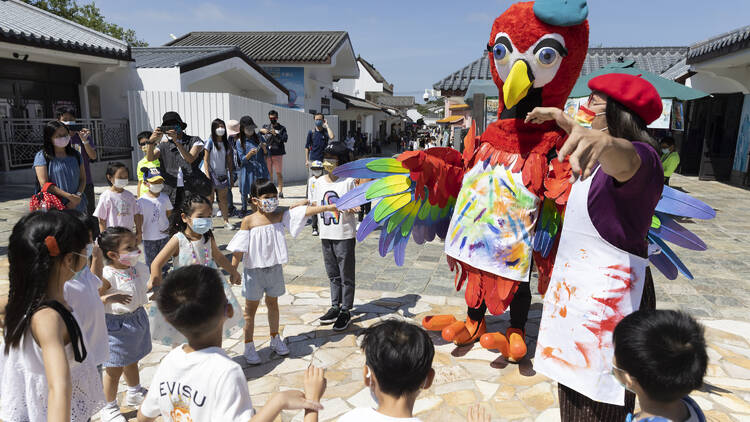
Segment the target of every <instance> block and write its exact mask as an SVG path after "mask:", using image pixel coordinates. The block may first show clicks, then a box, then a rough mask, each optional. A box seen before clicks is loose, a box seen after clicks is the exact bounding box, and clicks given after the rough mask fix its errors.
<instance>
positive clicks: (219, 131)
mask: <svg viewBox="0 0 750 422" xmlns="http://www.w3.org/2000/svg"><path fill="white" fill-rule="evenodd" d="M225 133H227V130H226V129H224V128H223V127H217V128H216V136H224V134H225Z"/></svg>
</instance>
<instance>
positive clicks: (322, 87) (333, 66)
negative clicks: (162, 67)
mask: <svg viewBox="0 0 750 422" xmlns="http://www.w3.org/2000/svg"><path fill="white" fill-rule="evenodd" d="M167 45H168V46H217V45H222V46H226V45H231V46H236V47H238V48H239V49H240V50H241V51H242V52H243V53H244V54H245V55H246V56H247V57H249V58H250V59H251V60H253V61H254V62H256V63H258V64H259V65H260V66H262V67H263V69H265V70H266V71H267V72H268V73H269V74H271V76H273V77H274V79H276V80H278V81H279V82H281V84H282V85H284V86H285V87H286V88H287V89H288V90H289V103H288V104H284V105H288V106H290V107H291V108H299V109H301V110H304V111H305V112H309V113H315V112H322V113H324V114H329V113H330V112H331V99H332V93H333V83H334V81H336V80H339V79H342V78H358V77H359V67H358V66H357V59H356V57H355V56H354V49H353V48H352V44H351V41H350V40H349V34H348V33H347V32H345V31H304V32H303V31H299V32H294V31H291V32H290V31H283V32H281V31H279V32H218V31H217V32H190V33H188V34H185V35H183V36H181V37H179V38H177V39H176V40H173V41H170V42H169V43H167Z"/></svg>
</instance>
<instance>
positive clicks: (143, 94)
mask: <svg viewBox="0 0 750 422" xmlns="http://www.w3.org/2000/svg"><path fill="white" fill-rule="evenodd" d="M128 108H129V116H130V135H131V136H130V138H131V140H132V141H133V142H135V137H136V136H137V134H138V133H139V132H141V131H144V130H153V129H154V128H156V127H157V126H159V125H160V124H161V117H162V116H163V115H164V113H166V112H167V111H176V112H178V113H179V114H180V117H182V120H183V121H184V122H185V123H187V125H188V126H187V128H186V129H185V132H186V133H187V134H189V135H193V136H199V137H200V138H201V139H204V140H205V139H206V138H207V137H208V136H209V135H210V132H211V121H213V120H214V119H216V118H219V119H222V120H224V121H225V122H227V121H229V120H230V119H234V120H240V118H241V117H242V116H246V115H247V116H250V117H252V118H253V120H254V121H255V124H256V125H257V126H258V128H259V129H260V127H261V126H262V125H263V124H264V123H268V112H269V111H270V110H276V111H277V112H278V113H279V123H281V124H282V125H284V126H285V127H286V129H287V134H288V135H289V140H288V141H287V144H286V156H285V157H284V180H285V181H301V180H306V179H307V177H308V174H307V169H306V167H305V140H306V139H307V132H308V131H310V130H311V129H313V127H314V123H313V121H314V118H313V115H311V114H307V113H303V112H300V111H296V110H290V109H287V108H284V107H281V106H276V105H273V104H268V103H264V102H261V101H256V100H252V99H250V98H245V97H240V96H237V95H232V94H227V93H214V92H156V91H130V92H128ZM326 119H327V120H328V125H329V126H330V127H331V128H332V129H333V130H334V134H335V136H336V137H337V138H338V136H339V133H337V132H338V127H339V122H338V117H337V116H326ZM132 158H133V163H137V162H138V161H139V160H140V159H141V158H143V153H142V152H141V150H140V149H139V148H134V149H133V157H132Z"/></svg>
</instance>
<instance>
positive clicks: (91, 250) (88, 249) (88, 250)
mask: <svg viewBox="0 0 750 422" xmlns="http://www.w3.org/2000/svg"><path fill="white" fill-rule="evenodd" d="M93 254H94V244H93V243H89V244H88V245H86V258H91V255H93Z"/></svg>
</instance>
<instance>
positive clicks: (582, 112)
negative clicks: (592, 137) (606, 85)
mask: <svg viewBox="0 0 750 422" xmlns="http://www.w3.org/2000/svg"><path fill="white" fill-rule="evenodd" d="M603 114H604V113H594V112H593V111H591V110H589V109H588V108H587V107H586V106H585V105H581V106H580V107H578V112H577V113H576V116H575V120H576V122H577V123H578V124H579V125H581V126H583V127H585V128H587V129H591V123H592V122H593V121H594V118H596V116H601V115H603Z"/></svg>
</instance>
